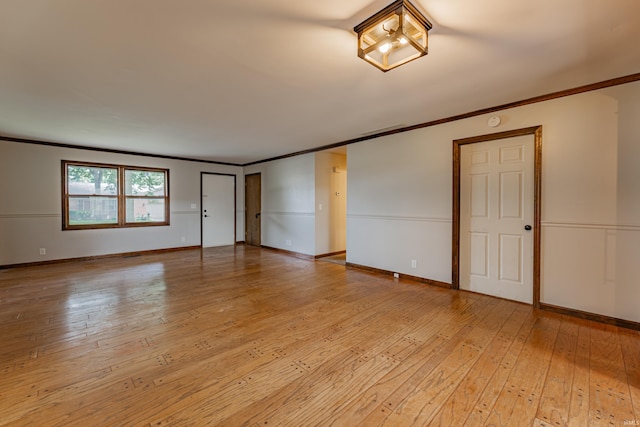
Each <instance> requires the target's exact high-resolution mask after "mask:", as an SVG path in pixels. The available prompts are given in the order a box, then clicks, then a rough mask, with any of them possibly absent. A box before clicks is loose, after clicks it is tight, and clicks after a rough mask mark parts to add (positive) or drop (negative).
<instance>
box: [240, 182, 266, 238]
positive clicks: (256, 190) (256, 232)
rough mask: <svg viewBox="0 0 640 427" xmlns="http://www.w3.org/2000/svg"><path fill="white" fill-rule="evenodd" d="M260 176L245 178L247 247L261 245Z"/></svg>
mask: <svg viewBox="0 0 640 427" xmlns="http://www.w3.org/2000/svg"><path fill="white" fill-rule="evenodd" d="M261 188H262V176H261V175H260V174H259V173H255V174H251V175H246V176H245V198H244V199H245V203H246V206H245V224H246V225H245V227H246V231H245V242H246V244H248V245H253V246H260V244H261V235H260V234H261V222H262V218H261V215H262V214H261V210H262V199H261V193H262V190H261Z"/></svg>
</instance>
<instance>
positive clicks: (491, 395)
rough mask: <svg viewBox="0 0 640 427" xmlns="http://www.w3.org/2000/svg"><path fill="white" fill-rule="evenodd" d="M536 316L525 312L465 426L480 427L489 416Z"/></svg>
mask: <svg viewBox="0 0 640 427" xmlns="http://www.w3.org/2000/svg"><path fill="white" fill-rule="evenodd" d="M535 321H536V315H535V313H534V312H533V311H532V310H527V316H526V318H525V320H524V322H523V323H522V326H521V327H520V329H519V331H518V333H517V334H516V335H515V336H514V337H513V338H512V342H511V345H510V347H509V350H508V351H507V354H506V355H505V356H504V357H503V358H502V360H501V361H500V366H499V368H498V370H497V371H496V372H495V373H494V374H493V376H492V377H491V380H490V381H489V383H488V384H487V385H486V387H485V388H484V390H483V391H482V394H481V395H480V398H479V399H478V401H477V403H476V406H475V407H474V409H473V411H471V413H469V414H468V416H467V419H466V420H465V421H464V424H463V425H465V426H482V425H485V422H486V420H487V419H488V418H489V416H490V415H491V409H492V408H493V407H494V405H495V403H496V401H497V400H498V397H499V396H500V392H501V391H502V390H503V388H504V387H505V384H506V383H507V380H508V379H509V376H510V375H511V373H512V371H513V369H514V367H515V366H516V362H517V360H518V357H519V356H520V354H521V353H522V352H523V351H525V349H526V344H527V338H528V337H529V334H530V333H531V330H532V328H533V326H534V324H535Z"/></svg>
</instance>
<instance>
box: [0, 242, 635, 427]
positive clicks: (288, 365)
mask: <svg viewBox="0 0 640 427" xmlns="http://www.w3.org/2000/svg"><path fill="white" fill-rule="evenodd" d="M0 327H1V328H2V329H1V335H0V339H1V347H0V351H1V356H0V425H30V426H76V425H77V426H136V425H140V426H147V425H150V426H166V425H179V426H191V425H194V426H195V425H223V426H237V425H247V426H262V427H264V426H288V425H291V426H312V425H322V426H328V425H334V426H356V425H363V426H376V425H390V426H405V425H406V426H409V425H417V426H420V425H442V426H457V425H459V426H479V425H501V426H515V425H529V426H531V425H534V426H538V427H539V426H562V425H574V426H586V425H603V426H610V425H611V426H624V425H638V424H640V334H639V333H638V332H636V331H631V330H625V329H620V328H617V327H612V326H606V325H602V324H597V323H593V322H589V321H583V320H578V319H574V318H570V317H565V316H561V315H556V314H552V313H547V312H541V311H538V310H534V309H532V308H531V307H528V306H526V305H522V304H518V303H512V302H508V301H503V300H499V299H495V298H490V297H485V296H481V295H476V294H470V293H465V292H455V291H449V290H445V289H440V288H435V287H430V286H427V285H422V284H416V283H413V282H409V281H402V280H401V281H397V280H395V281H394V279H392V278H390V277H386V276H379V275H375V274H372V273H367V272H362V271H358V270H352V269H345V268H344V267H343V266H340V265H336V264H331V263H323V262H313V261H307V260H301V259H296V258H292V257H287V256H285V255H281V254H278V253H275V252H270V251H268V250H260V249H257V248H251V247H246V248H245V247H243V246H239V247H237V248H235V249H234V248H220V249H211V250H205V251H203V252H202V253H201V252H200V251H197V250H191V251H182V252H173V253H166V254H159V255H146V256H139V257H132V258H113V259H105V260H96V261H87V262H78V263H67V264H56V265H49V266H40V267H29V268H15V269H9V270H0Z"/></svg>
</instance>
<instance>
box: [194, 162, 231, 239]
mask: <svg viewBox="0 0 640 427" xmlns="http://www.w3.org/2000/svg"><path fill="white" fill-rule="evenodd" d="M235 194H236V181H235V176H233V175H216V174H202V247H203V248H208V247H212V246H225V245H233V244H235V240H236V239H235V219H236V208H235V203H236V202H235V200H236V196H235Z"/></svg>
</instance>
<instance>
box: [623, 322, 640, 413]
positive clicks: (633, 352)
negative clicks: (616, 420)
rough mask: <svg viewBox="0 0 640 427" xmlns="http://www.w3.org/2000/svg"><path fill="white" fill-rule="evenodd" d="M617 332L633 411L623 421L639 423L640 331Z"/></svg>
mask: <svg viewBox="0 0 640 427" xmlns="http://www.w3.org/2000/svg"><path fill="white" fill-rule="evenodd" d="M618 333H619V335H620V342H621V344H622V354H623V357H624V365H625V370H626V372H627V382H628V384H629V393H630V395H631V403H632V405H633V412H634V418H633V419H631V420H625V421H629V423H628V424H629V425H633V424H635V425H640V341H639V340H638V338H639V337H640V333H639V332H638V331H630V330H623V329H621V330H619V331H618ZM623 422H624V421H623Z"/></svg>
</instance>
